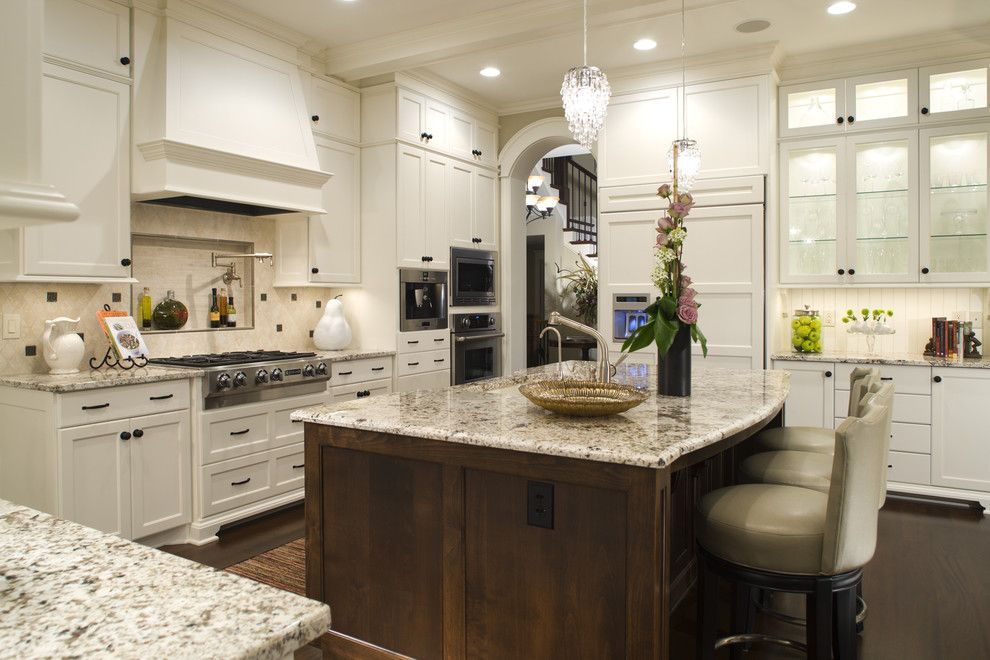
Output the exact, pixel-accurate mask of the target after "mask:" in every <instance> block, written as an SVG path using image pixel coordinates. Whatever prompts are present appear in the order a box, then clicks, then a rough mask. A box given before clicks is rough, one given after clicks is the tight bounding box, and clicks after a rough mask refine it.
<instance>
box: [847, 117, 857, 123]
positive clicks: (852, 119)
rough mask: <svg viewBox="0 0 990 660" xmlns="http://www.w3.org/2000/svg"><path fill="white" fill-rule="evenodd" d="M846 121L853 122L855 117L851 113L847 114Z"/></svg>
mask: <svg viewBox="0 0 990 660" xmlns="http://www.w3.org/2000/svg"><path fill="white" fill-rule="evenodd" d="M846 121H848V122H849V123H850V124H851V123H853V122H854V121H856V118H855V117H853V116H852V115H849V116H848V117H846Z"/></svg>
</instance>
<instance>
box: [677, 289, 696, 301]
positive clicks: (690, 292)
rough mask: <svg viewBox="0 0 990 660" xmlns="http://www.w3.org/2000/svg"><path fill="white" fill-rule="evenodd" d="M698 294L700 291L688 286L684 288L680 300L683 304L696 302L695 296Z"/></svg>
mask: <svg viewBox="0 0 990 660" xmlns="http://www.w3.org/2000/svg"><path fill="white" fill-rule="evenodd" d="M697 295H698V292H697V291H695V290H694V289H692V288H690V287H688V288H687V289H684V290H683V291H681V299H680V301H679V302H680V304H682V305H684V304H686V303H688V302H690V303H692V304H694V297H695V296H697Z"/></svg>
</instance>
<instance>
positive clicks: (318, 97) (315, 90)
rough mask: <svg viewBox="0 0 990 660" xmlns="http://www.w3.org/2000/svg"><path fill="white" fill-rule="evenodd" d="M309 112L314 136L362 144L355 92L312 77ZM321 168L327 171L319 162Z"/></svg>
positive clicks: (358, 98)
mask: <svg viewBox="0 0 990 660" xmlns="http://www.w3.org/2000/svg"><path fill="white" fill-rule="evenodd" d="M308 109H309V114H310V121H311V122H312V126H313V132H314V133H316V134H318V135H324V136H326V137H328V138H330V139H333V140H340V141H343V142H347V143H349V144H357V143H358V142H360V141H361V95H360V94H359V93H358V92H356V91H355V90H353V89H350V88H349V87H345V86H344V85H342V84H340V83H337V82H332V81H329V80H325V79H323V78H317V77H315V76H314V77H312V78H310V84H309V99H308ZM317 146H319V143H317ZM317 150H319V149H317ZM320 167H321V168H322V169H323V170H324V171H327V169H326V167H324V166H323V164H322V161H321V164H320ZM329 171H331V172H332V171H333V170H329ZM334 174H336V172H334ZM324 208H326V207H324Z"/></svg>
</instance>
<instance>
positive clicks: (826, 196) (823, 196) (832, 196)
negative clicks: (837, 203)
mask: <svg viewBox="0 0 990 660" xmlns="http://www.w3.org/2000/svg"><path fill="white" fill-rule="evenodd" d="M787 199H835V193H822V194H820V195H791V196H790V197H788V198H787Z"/></svg>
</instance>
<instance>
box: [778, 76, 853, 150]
mask: <svg viewBox="0 0 990 660" xmlns="http://www.w3.org/2000/svg"><path fill="white" fill-rule="evenodd" d="M777 93H778V95H779V102H778V104H777V106H778V108H779V116H780V131H779V133H780V137H792V136H797V135H813V134H822V133H838V132H841V131H842V130H843V128H844V125H845V121H846V119H845V112H846V99H845V94H846V86H845V81H843V80H841V79H839V80H819V81H816V82H810V83H802V84H800V85H787V86H784V87H781V88H780V89H779V90H778V92H777Z"/></svg>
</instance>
